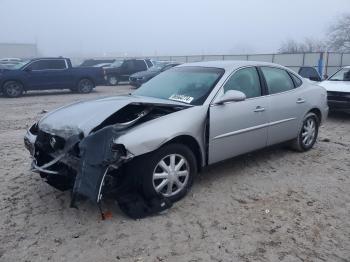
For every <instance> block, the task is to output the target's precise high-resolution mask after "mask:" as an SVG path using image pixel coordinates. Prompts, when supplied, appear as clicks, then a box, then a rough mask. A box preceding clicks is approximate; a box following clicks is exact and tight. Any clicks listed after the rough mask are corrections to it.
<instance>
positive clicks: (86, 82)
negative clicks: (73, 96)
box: [76, 78, 95, 94]
mask: <svg viewBox="0 0 350 262" xmlns="http://www.w3.org/2000/svg"><path fill="white" fill-rule="evenodd" d="M94 87H95V85H94V83H93V82H92V81H91V80H90V79H88V78H83V79H81V80H80V81H79V82H78V86H77V89H76V91H77V92H78V93H80V94H88V93H90V92H91V91H92V89H93V88H94Z"/></svg>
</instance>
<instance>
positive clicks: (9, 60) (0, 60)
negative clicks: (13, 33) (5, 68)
mask: <svg viewBox="0 0 350 262" xmlns="http://www.w3.org/2000/svg"><path fill="white" fill-rule="evenodd" d="M22 61H23V60H22V59H20V58H0V64H5V63H20V62H22Z"/></svg>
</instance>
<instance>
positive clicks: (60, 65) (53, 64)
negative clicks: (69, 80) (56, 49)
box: [48, 59, 67, 69]
mask: <svg viewBox="0 0 350 262" xmlns="http://www.w3.org/2000/svg"><path fill="white" fill-rule="evenodd" d="M48 67H49V69H66V68H67V67H66V61H64V60H63V59H59V60H50V61H48Z"/></svg>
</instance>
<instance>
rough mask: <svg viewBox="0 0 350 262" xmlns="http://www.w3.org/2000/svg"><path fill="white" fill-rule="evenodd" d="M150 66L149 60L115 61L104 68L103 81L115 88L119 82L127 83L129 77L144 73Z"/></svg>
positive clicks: (151, 64)
mask: <svg viewBox="0 0 350 262" xmlns="http://www.w3.org/2000/svg"><path fill="white" fill-rule="evenodd" d="M152 66H153V63H152V61H151V60H150V59H126V60H117V61H115V63H113V64H112V65H111V66H109V67H105V68H104V72H105V79H106V81H107V83H108V84H109V85H112V86H115V85H118V83H119V82H124V81H129V77H130V75H132V74H134V73H137V72H140V71H145V70H147V69H148V68H150V67H152Z"/></svg>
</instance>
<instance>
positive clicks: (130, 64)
mask: <svg viewBox="0 0 350 262" xmlns="http://www.w3.org/2000/svg"><path fill="white" fill-rule="evenodd" d="M123 67H124V68H125V69H127V70H130V69H131V68H133V67H134V63H133V61H132V60H127V61H125V62H124V64H123Z"/></svg>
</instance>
